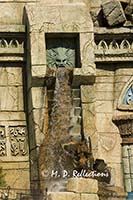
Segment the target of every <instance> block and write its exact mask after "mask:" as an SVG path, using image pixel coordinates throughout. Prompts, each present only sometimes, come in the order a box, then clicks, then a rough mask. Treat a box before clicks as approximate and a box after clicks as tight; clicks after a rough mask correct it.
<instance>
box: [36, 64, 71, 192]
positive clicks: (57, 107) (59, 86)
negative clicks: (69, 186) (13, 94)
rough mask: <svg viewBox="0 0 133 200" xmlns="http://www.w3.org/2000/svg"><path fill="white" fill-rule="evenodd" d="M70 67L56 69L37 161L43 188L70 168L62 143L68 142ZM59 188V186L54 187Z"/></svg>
mask: <svg viewBox="0 0 133 200" xmlns="http://www.w3.org/2000/svg"><path fill="white" fill-rule="evenodd" d="M71 74H72V71H70V69H69V70H68V69H66V68H64V67H61V68H58V69H57V71H56V82H55V90H54V99H53V106H52V112H51V116H50V119H49V121H50V123H49V128H48V132H47V134H46V136H45V138H44V141H43V143H42V145H41V147H40V154H39V163H40V166H39V168H40V174H41V177H42V184H41V185H42V187H43V189H45V188H48V190H52V189H50V188H51V184H52V183H54V181H56V180H58V183H59V179H61V177H62V176H63V172H64V170H68V171H69V170H70V169H71V163H69V160H70V158H68V157H67V155H66V154H65V152H64V150H63V148H62V144H64V143H67V142H70V140H71V138H70V135H69V127H70V112H71V109H72V95H71ZM56 171H57V172H58V175H59V176H60V177H56V175H55V176H54V177H53V176H52V173H53V172H56ZM56 189H57V190H60V189H59V188H56Z"/></svg>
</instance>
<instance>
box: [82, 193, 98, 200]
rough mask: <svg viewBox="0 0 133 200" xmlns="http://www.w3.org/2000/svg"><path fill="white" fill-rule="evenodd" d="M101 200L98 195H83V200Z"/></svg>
mask: <svg viewBox="0 0 133 200" xmlns="http://www.w3.org/2000/svg"><path fill="white" fill-rule="evenodd" d="M92 199H93V200H99V197H98V195H96V194H82V195H81V200H92Z"/></svg>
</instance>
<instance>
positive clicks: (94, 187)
mask: <svg viewBox="0 0 133 200" xmlns="http://www.w3.org/2000/svg"><path fill="white" fill-rule="evenodd" d="M67 191H70V192H79V193H90V194H97V192H98V182H97V180H94V179H90V178H70V179H69V180H68V183H67Z"/></svg>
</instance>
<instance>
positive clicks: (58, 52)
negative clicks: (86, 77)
mask: <svg viewBox="0 0 133 200" xmlns="http://www.w3.org/2000/svg"><path fill="white" fill-rule="evenodd" d="M47 65H48V66H49V67H75V44H74V40H73V39H72V38H69V39H61V38H57V39H48V40H47Z"/></svg>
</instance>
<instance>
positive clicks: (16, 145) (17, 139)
mask: <svg viewBox="0 0 133 200" xmlns="http://www.w3.org/2000/svg"><path fill="white" fill-rule="evenodd" d="M26 137H27V134H26V127H21V126H17V127H9V138H10V145H11V147H10V150H11V155H12V156H25V155H27V153H28V149H27V138H26Z"/></svg>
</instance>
